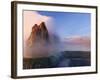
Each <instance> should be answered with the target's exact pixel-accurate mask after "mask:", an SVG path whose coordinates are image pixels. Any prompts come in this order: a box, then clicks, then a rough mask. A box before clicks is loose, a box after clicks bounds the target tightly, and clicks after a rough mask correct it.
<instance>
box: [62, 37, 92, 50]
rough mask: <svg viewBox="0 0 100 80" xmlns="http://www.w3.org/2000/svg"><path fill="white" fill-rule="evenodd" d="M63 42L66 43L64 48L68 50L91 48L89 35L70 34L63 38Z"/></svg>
mask: <svg viewBox="0 0 100 80" xmlns="http://www.w3.org/2000/svg"><path fill="white" fill-rule="evenodd" d="M64 42H65V43H64V44H66V49H67V48H68V49H70V50H82V51H89V50H90V49H91V40H90V37H86V36H72V37H68V38H65V40H64Z"/></svg>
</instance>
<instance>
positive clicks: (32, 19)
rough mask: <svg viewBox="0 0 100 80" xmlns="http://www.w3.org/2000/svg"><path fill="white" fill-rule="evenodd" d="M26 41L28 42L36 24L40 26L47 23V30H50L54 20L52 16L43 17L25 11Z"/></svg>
mask: <svg viewBox="0 0 100 80" xmlns="http://www.w3.org/2000/svg"><path fill="white" fill-rule="evenodd" d="M23 16H24V40H26V39H27V38H28V37H29V35H30V33H31V29H32V27H33V25H34V24H38V25H39V24H40V23H41V22H42V21H44V22H45V23H46V25H48V26H47V28H49V29H50V26H51V25H50V24H51V23H52V20H53V19H52V18H51V17H50V16H45V15H41V14H39V13H38V12H36V11H24V15H23Z"/></svg>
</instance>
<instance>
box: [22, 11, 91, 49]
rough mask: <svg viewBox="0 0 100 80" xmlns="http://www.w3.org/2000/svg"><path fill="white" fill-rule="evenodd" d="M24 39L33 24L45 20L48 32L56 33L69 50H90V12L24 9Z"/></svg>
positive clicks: (26, 37)
mask: <svg viewBox="0 0 100 80" xmlns="http://www.w3.org/2000/svg"><path fill="white" fill-rule="evenodd" d="M23 15H24V17H23V18H24V19H23V20H24V21H23V22H24V40H27V39H28V37H29V35H30V33H31V30H32V27H33V26H34V24H38V25H39V24H40V23H41V22H45V24H46V27H47V29H48V31H49V32H51V33H54V34H57V35H58V36H59V37H60V39H61V40H62V41H64V44H65V45H69V46H70V47H68V46H66V48H68V49H70V50H72V49H73V50H90V42H91V40H90V39H91V37H90V36H91V14H90V13H79V12H78V13H76V12H51V11H28V10H27V11H26V10H25V11H24V12H23Z"/></svg>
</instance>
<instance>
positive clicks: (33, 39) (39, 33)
mask: <svg viewBox="0 0 100 80" xmlns="http://www.w3.org/2000/svg"><path fill="white" fill-rule="evenodd" d="M47 42H49V33H48V30H47V28H46V25H45V23H44V22H41V24H40V25H37V24H35V25H34V26H33V27H32V32H31V34H30V36H29V38H28V40H27V44H28V45H30V46H32V45H34V44H35V43H36V44H37V43H41V44H43V43H44V44H46V43H47Z"/></svg>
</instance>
